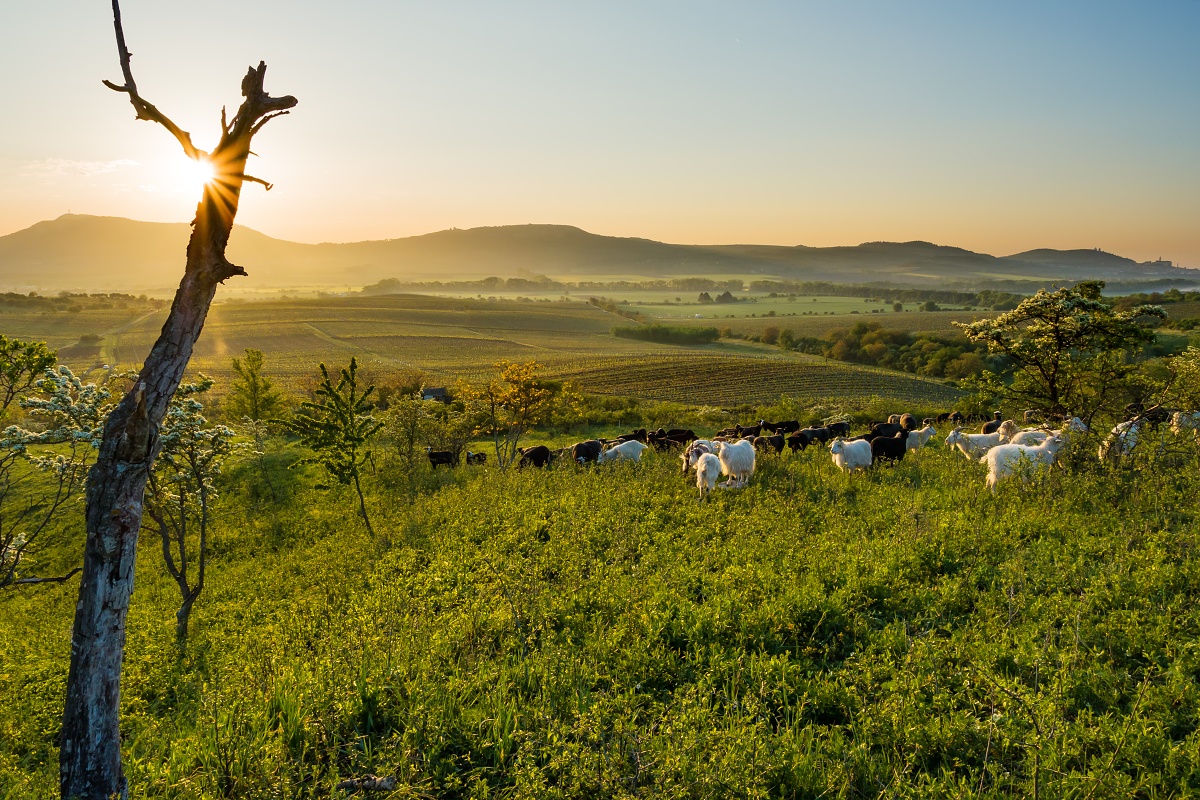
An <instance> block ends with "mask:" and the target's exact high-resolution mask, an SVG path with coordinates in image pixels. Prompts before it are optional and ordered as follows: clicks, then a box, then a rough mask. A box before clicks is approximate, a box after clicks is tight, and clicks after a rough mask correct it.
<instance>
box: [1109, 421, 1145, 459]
mask: <svg viewBox="0 0 1200 800" xmlns="http://www.w3.org/2000/svg"><path fill="white" fill-rule="evenodd" d="M1141 432H1142V421H1141V420H1139V419H1130V420H1126V421H1125V422H1122V423H1120V424H1118V425H1117V426H1116V427H1114V428H1113V429H1112V432H1111V433H1109V434H1108V438H1106V439H1105V440H1104V441H1103V442H1101V443H1100V450H1099V456H1100V460H1101V461H1103V460H1104V459H1106V458H1108V457H1109V456H1127V455H1129V454H1130V453H1132V452H1133V448H1135V447H1137V445H1138V437H1139V435H1140V434H1141Z"/></svg>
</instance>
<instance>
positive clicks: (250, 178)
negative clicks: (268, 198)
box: [242, 175, 275, 192]
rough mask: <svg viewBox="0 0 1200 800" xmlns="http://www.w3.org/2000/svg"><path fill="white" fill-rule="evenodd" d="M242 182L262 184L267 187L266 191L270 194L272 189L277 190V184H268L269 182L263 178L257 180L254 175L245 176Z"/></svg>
mask: <svg viewBox="0 0 1200 800" xmlns="http://www.w3.org/2000/svg"><path fill="white" fill-rule="evenodd" d="M242 180H244V181H248V182H250V183H259V184H262V185H263V186H265V187H266V189H267V191H268V192H269V191H271V190H272V189H274V188H275V184H273V183H267V182H266V181H264V180H263V179H262V178H256V177H254V176H253V175H243V176H242Z"/></svg>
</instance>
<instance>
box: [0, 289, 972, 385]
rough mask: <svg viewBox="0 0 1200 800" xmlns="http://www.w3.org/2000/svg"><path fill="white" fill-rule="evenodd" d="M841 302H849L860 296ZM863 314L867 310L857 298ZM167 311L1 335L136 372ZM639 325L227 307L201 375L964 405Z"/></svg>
mask: <svg viewBox="0 0 1200 800" xmlns="http://www.w3.org/2000/svg"><path fill="white" fill-rule="evenodd" d="M823 300H824V298H823ZM834 300H835V301H837V302H840V303H842V304H843V305H845V304H846V301H847V299H846V298H835V299H834ZM756 305H757V304H755V303H744V304H738V305H737V309H738V312H739V313H741V312H742V311H743V308H742V307H743V306H747V307H749V306H756ZM854 305H856V306H861V305H863V303H862V302H861V300H857V299H856V300H855V304H854ZM629 308H636V306H629ZM705 308H707V309H712V308H716V306H705ZM855 310H857V308H855ZM165 313H166V312H165V311H159V312H147V311H146V310H145V309H144V308H141V307H137V308H130V309H127V310H125V311H124V312H122V311H120V310H116V309H113V310H109V309H105V310H102V311H85V312H82V313H76V314H65V313H61V314H45V313H22V312H21V311H20V310H14V309H4V310H0V330H3V331H4V332H5V333H6V334H7V335H9V336H16V337H18V338H21V337H30V338H41V339H45V340H47V341H49V342H50V344H51V345H52V346H56V347H66V346H68V345H71V344H73V343H75V342H77V341H78V340H79V337H80V336H82V335H85V334H93V335H95V336H98V337H100V340H101V342H100V348H99V352H98V353H92V354H89V355H87V356H79V357H72V356H70V355H66V356H65V357H64V361H65V362H66V363H68V364H70V365H71V366H72V367H73V368H76V369H82V370H88V369H92V368H95V367H98V366H100V365H103V364H108V365H109V366H112V367H132V366H135V365H136V364H137V363H138V362H139V360H140V359H141V358H142V357H143V356H144V354H145V353H146V352H148V351H149V349H150V346H151V344H152V343H153V341H154V339H155V338H156V337H157V335H158V331H159V329H160V327H161V325H162V320H163V318H164V315H165ZM954 316H955V312H939V313H917V312H911V313H900V314H896V313H892V312H890V311H889V313H888V314H887V315H868V316H867V317H865V318H866V319H880V320H881V321H885V322H887V323H896V324H898V325H902V326H904V327H909V328H917V327H918V326H920V325H922V324H925V325H932V326H935V327H940V326H948V325H949V323H948V322H947V321H946V320H947V318H949V317H954ZM959 316H961V314H959ZM666 319H667V321H670V320H669V318H666ZM862 319H864V317H863V316H861V315H858V314H848V313H846V314H833V315H827V316H811V317H805V316H800V317H794V318H793V317H783V318H754V319H751V318H749V317H744V318H740V319H736V320H727V319H721V320H719V321H718V323H719V324H720V326H721V327H732V328H734V329H735V330H737V331H738V332H751V333H753V332H760V331H761V329H762V327H765V325H767V324H774V325H778V326H787V327H791V328H793V329H795V330H796V331H797V332H799V333H801V334H802V335H819V334H820V333H823V332H824V331H825V330H828V329H829V328H831V327H838V326H845V325H851V324H853V323H854V322H857V321H859V320H862ZM693 321H694V322H704V323H705V324H714V322H713V321H712V320H707V319H706V320H693ZM628 324H631V323H630V322H629V321H628V320H626V319H624V318H622V317H620V316H618V315H616V314H612V313H609V312H606V311H603V310H601V309H599V308H596V307H594V306H591V305H588V304H587V303H584V302H575V301H549V300H542V301H533V300H524V301H518V300H515V299H504V300H501V299H492V300H489V299H480V298H465V297H464V298H448V297H432V296H421V295H392V296H383V297H325V298H316V299H294V300H270V301H234V302H223V303H218V304H216V305H214V306H213V309H212V312H211V313H210V315H209V319H208V322H207V323H206V325H205V328H204V333H203V335H202V336H201V338H200V341H199V342H198V343H197V346H196V351H195V354H194V356H193V359H192V364H191V368H192V369H193V370H194V371H196V372H204V373H206V374H209V375H212V376H214V377H215V378H217V380H218V382H219V383H227V382H228V380H229V378H230V376H231V369H230V359H231V358H232V357H234V356H240V355H241V354H242V352H243V351H244V350H245V349H246V348H249V347H253V348H257V349H260V350H262V351H263V352H264V353H265V354H266V357H267V361H268V364H269V369H270V372H271V374H273V375H275V376H277V377H279V378H280V379H281V380H282V382H283V384H284V385H287V386H292V387H296V386H298V385H300V384H302V383H303V382H304V380H305V379H307V378H308V377H309V376H311V375H313V374H315V372H316V366H317V364H318V363H319V362H321V361H325V362H327V363H330V364H335V363H345V362H346V361H348V360H349V358H350V356H352V355H353V356H356V357H357V358H358V359H359V361H360V362H361V363H363V364H365V365H368V366H370V367H372V368H373V369H374V370H375V371H376V374H378V373H381V372H387V371H389V370H397V369H415V370H421V371H423V372H425V373H427V374H428V376H429V379H430V381H431V382H443V383H453V382H454V381H455V380H457V379H460V378H461V379H466V380H476V379H478V378H481V377H483V376H485V375H488V374H491V373H492V372H493V365H494V363H495V362H497V361H499V360H501V359H507V360H511V361H529V360H537V361H539V362H541V363H543V364H545V365H546V366H547V367H548V373H549V374H550V375H553V376H557V377H562V378H570V379H572V380H575V381H577V382H578V383H579V384H580V385H581V386H582V387H583V388H584V389H585V390H587V391H589V392H593V393H597V394H615V395H628V396H633V397H643V398H648V399H659V400H663V399H669V400H674V401H679V402H687V403H692V404H703V405H745V404H757V403H767V402H773V401H775V400H778V399H779V396H780V394H783V393H787V394H791V395H795V396H796V397H798V398H801V399H804V400H812V401H815V400H818V399H821V398H827V397H829V396H831V395H841V396H846V397H850V398H861V397H867V396H872V395H874V396H881V397H892V398H895V399H896V400H902V401H904V402H925V403H927V404H929V405H938V404H948V403H952V402H953V400H954V398H955V397H957V392H956V391H955V390H953V389H950V388H948V387H946V386H944V385H942V384H940V383H937V382H933V381H928V380H924V379H921V378H917V377H913V376H909V375H904V374H901V373H897V372H888V371H883V370H870V369H866V368H861V367H858V366H854V365H849V364H842V363H837V362H829V363H826V362H824V361H822V360H819V359H813V358H811V357H808V356H803V355H798V354H785V353H782V352H781V351H779V350H778V349H776V348H772V347H762V346H755V345H753V344H750V343H743V342H729V341H722V342H718V343H714V344H712V345H706V346H702V347H681V346H673V345H663V344H653V343H647V342H639V341H636V340H630V339H622V338H617V337H614V336H612V335H611V330H612V328H613V327H614V326H617V325H628Z"/></svg>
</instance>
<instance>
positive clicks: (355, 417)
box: [283, 357, 383, 533]
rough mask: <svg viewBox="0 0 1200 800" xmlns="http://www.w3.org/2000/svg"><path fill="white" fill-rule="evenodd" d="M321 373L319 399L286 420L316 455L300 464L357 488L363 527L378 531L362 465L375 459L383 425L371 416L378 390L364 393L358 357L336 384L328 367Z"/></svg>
mask: <svg viewBox="0 0 1200 800" xmlns="http://www.w3.org/2000/svg"><path fill="white" fill-rule="evenodd" d="M320 370H321V383H320V385H319V386H318V387H317V389H316V391H315V394H316V400H315V401H306V402H304V403H301V404H300V408H299V409H297V410H296V413H295V414H293V415H292V417H291V419H288V420H284V421H283V427H284V428H285V429H287V430H288V431H290V432H291V433H294V434H295V435H297V436H299V437H300V442H301V443H302V444H303V445H304V446H306V447H308V448H310V449H311V450H312V451H313V455H312V456H311V457H308V458H304V459H301V460H300V461H298V462H296V464H297V465H301V464H318V465H320V466H321V468H322V469H324V470H325V473H326V474H327V475H328V476H329V477H330V478H332V479H333V481H334V482H335V483H338V484H341V485H349V484H353V486H354V489H355V491H356V492H357V494H358V501H359V513H360V514H361V516H362V519H363V523H364V524H365V525H366V526H367V529H368V530H371V531H372V533H373V529H372V528H371V519H370V517H369V516H368V515H367V506H366V501H365V498H364V497H363V492H362V467H363V465H364V464H365V463H366V462H367V461H368V460H369V459H370V457H371V451H370V450H369V449H368V445H369V444H370V442H371V439H373V438H374V436H375V434H376V433H378V432H379V429H380V428H382V427H383V423H381V422H378V421H377V420H376V419H375V418H374V417H373V416H372V415H371V411H372V409H373V408H374V406H372V404H371V401H370V399H369V398H370V396H371V393H372V391H373V390H374V388H375V387H374V386H368V387H367V389H366V390H365V391H359V386H358V359H356V358H354V357H351V358H350V366H349V367H348V368H345V369H342V370H341V375H340V377H339V379H338V382H337V384H336V385H335V384H334V383H333V380H332V379H331V378H330V377H329V371H328V370H327V369H326V368H325V365H324V364H321V365H320Z"/></svg>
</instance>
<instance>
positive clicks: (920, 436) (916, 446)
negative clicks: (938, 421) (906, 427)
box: [907, 425, 937, 450]
mask: <svg viewBox="0 0 1200 800" xmlns="http://www.w3.org/2000/svg"><path fill="white" fill-rule="evenodd" d="M936 434H937V428H935V427H933V426H932V425H926V426H925V427H924V428H921V430H919V431H909V432H908V443H907V449H909V450H920V449H921V448H922V447H924V446H925V445H927V444H929V440H930V439H932V438H933V437H934V436H935V435H936Z"/></svg>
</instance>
